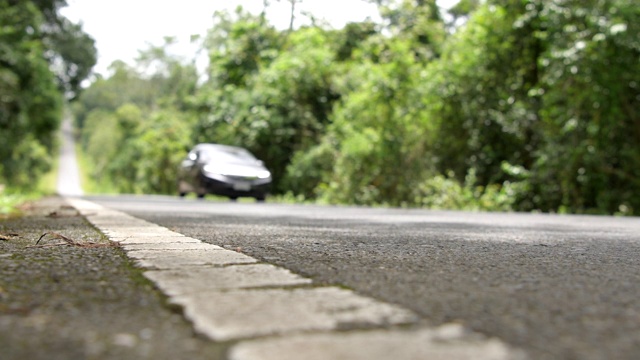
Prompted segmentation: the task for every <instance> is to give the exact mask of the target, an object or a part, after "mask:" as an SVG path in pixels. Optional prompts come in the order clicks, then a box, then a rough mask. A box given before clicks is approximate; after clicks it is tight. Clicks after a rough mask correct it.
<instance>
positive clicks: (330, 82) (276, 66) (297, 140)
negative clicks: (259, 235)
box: [0, 0, 640, 215]
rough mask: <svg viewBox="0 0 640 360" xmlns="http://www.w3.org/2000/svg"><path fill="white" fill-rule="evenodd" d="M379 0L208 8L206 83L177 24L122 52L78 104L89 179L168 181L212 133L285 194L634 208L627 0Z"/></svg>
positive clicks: (144, 183)
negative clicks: (336, 18) (296, 15)
mask: <svg viewBox="0 0 640 360" xmlns="http://www.w3.org/2000/svg"><path fill="white" fill-rule="evenodd" d="M375 2H376V3H378V5H379V6H380V9H381V15H382V17H383V19H384V23H383V24H374V23H372V22H363V23H356V24H349V25H347V26H346V27H345V28H344V29H339V30H327V29H324V28H322V27H319V26H312V27H306V28H300V29H290V30H287V31H279V30H277V29H275V28H274V27H273V26H272V25H270V24H269V23H267V21H266V20H265V17H264V15H259V16H255V15H251V14H249V13H247V12H245V11H244V10H242V9H241V8H239V9H237V10H236V12H235V13H233V14H229V13H225V12H219V13H216V14H215V15H214V26H213V28H212V29H211V30H210V31H209V33H208V35H207V37H206V39H205V41H204V43H203V46H204V48H203V51H206V53H207V54H209V56H210V57H209V59H210V64H209V67H208V69H207V75H208V78H207V79H206V80H205V81H203V82H198V81H197V80H198V78H197V74H196V73H195V69H194V68H193V66H192V64H185V63H183V62H181V61H177V60H176V59H173V58H172V57H170V56H168V55H167V54H168V52H167V51H166V50H167V47H168V46H170V45H171V44H172V39H170V38H168V39H167V42H166V44H165V45H164V46H163V47H158V48H150V49H148V50H147V51H145V52H142V53H141V57H140V59H139V63H138V68H140V67H143V68H146V69H147V72H146V73H139V72H138V71H136V70H134V68H132V67H128V66H127V65H125V64H123V63H115V64H114V66H113V68H112V70H113V74H112V76H111V77H109V78H106V79H99V80H98V81H96V82H95V83H94V84H93V85H92V86H91V87H90V88H89V89H87V91H86V92H85V93H84V94H83V96H82V98H81V101H80V104H79V105H77V106H76V114H77V119H78V124H79V125H80V127H82V128H83V131H82V134H83V135H82V139H83V146H84V148H85V150H86V151H87V152H88V153H90V154H91V155H92V156H94V157H95V165H96V166H95V168H96V174H95V176H104V177H106V178H108V179H110V180H109V181H110V182H111V183H113V184H116V187H117V188H118V189H119V190H120V191H125V192H157V193H169V192H172V191H173V187H174V184H173V183H172V181H173V173H174V171H175V167H176V166H177V161H179V158H180V157H181V156H182V155H183V154H184V151H185V150H186V149H187V148H188V147H189V146H190V145H192V144H194V143H197V142H218V143H224V144H230V145H240V146H245V147H247V148H249V149H250V150H251V151H252V152H254V153H255V154H256V155H257V156H258V157H260V158H261V159H263V160H265V162H266V164H267V166H268V167H269V168H271V169H272V170H273V171H272V172H273V175H274V179H275V184H274V185H275V186H274V190H275V192H276V193H277V194H280V195H282V196H281V199H286V200H287V201H302V200H304V201H310V200H316V201H322V202H327V203H349V204H366V205H379V204H384V205H391V206H420V207H429V208H439V209H465V210H482V211H487V210H493V211H511V210H517V211H530V210H536V211H549V212H575V213H608V214H624V215H632V214H634V212H635V213H637V211H638V210H637V209H639V208H640V170H639V169H640V149H639V147H638V144H639V143H640V119H639V118H638V112H637V109H638V108H639V107H640V106H639V105H640V104H639V103H638V102H639V101H640V90H639V88H640V85H639V84H638V76H637V74H638V73H639V71H638V70H640V69H639V61H638V60H639V59H640V40H639V39H640V36H638V35H639V34H640V25H639V24H640V12H639V11H638V7H637V5H635V3H634V1H633V0H607V1H602V0H587V1H582V0H567V1H562V2H557V1H547V0H489V1H472V0H469V1H466V0H465V1H461V2H459V3H458V5H457V6H455V7H454V8H453V10H452V12H451V14H452V15H453V20H454V22H450V23H448V24H445V23H444V20H443V17H442V16H441V14H440V12H439V11H438V9H437V6H436V2H435V1H432V0H426V1H408V0H380V1H375ZM456 19H463V20H465V21H464V23H462V22H460V21H458V22H456V21H455V20H456ZM447 30H448V31H447ZM150 69H151V70H152V71H150ZM0 79H1V80H2V81H4V82H5V83H6V84H7V86H13V87H14V88H15V86H16V85H15V84H16V83H17V81H18V80H17V78H16V77H15V75H13V74H10V73H3V72H0ZM7 93H8V94H11V93H10V92H7ZM3 106H4V105H3ZM109 141H110V142H111V143H108V142H109ZM98 149H100V151H99V150H98Z"/></svg>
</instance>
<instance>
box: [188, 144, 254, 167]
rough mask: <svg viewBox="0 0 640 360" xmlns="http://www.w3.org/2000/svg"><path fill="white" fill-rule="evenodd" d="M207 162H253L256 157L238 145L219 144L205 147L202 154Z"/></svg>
mask: <svg viewBox="0 0 640 360" xmlns="http://www.w3.org/2000/svg"><path fill="white" fill-rule="evenodd" d="M201 156H202V157H203V159H204V160H206V161H207V162H221V163H228V164H246V163H255V162H256V161H257V159H256V158H255V157H254V156H253V155H252V154H251V153H250V152H249V151H247V150H245V149H243V148H238V147H231V146H220V147H215V148H214V147H212V148H206V149H204V150H203V152H202V155H201Z"/></svg>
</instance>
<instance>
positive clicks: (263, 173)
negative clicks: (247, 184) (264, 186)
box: [258, 170, 271, 179]
mask: <svg viewBox="0 0 640 360" xmlns="http://www.w3.org/2000/svg"><path fill="white" fill-rule="evenodd" d="M270 177H271V173H270V172H269V171H267V170H263V171H260V172H258V179H268V178H270Z"/></svg>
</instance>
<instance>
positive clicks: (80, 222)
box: [0, 197, 229, 360]
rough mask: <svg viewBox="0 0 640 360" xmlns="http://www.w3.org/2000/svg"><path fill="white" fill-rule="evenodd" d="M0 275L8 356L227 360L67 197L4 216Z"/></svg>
mask: <svg viewBox="0 0 640 360" xmlns="http://www.w3.org/2000/svg"><path fill="white" fill-rule="evenodd" d="M43 234H47V235H45V236H44V237H42V239H41V240H40V242H39V243H38V245H37V246H36V243H37V242H38V239H39V238H40V237H41V236H42V235H43ZM70 241H73V242H75V244H69V242H70ZM0 274H1V276H0V349H2V350H1V356H0V357H1V358H2V359H3V360H12V359H31V360H34V359H47V360H55V359H119V360H127V359H156V360H161V359H192V360H197V359H224V358H225V357H226V355H225V354H226V352H227V349H228V345H229V344H221V343H215V342H212V341H209V340H207V339H204V338H202V337H199V336H198V335H196V334H194V331H193V329H192V326H191V324H189V323H188V322H187V321H186V320H185V319H184V317H183V316H182V314H180V313H179V310H173V311H172V310H171V309H170V307H169V306H167V304H166V302H165V297H164V296H163V295H162V294H161V293H159V292H158V291H157V290H156V289H154V287H153V285H152V284H151V282H149V281H148V280H147V279H145V278H144V277H143V276H142V272H141V270H140V269H138V268H136V267H134V266H132V263H131V262H130V261H129V260H128V259H127V257H126V255H125V253H124V251H123V250H122V249H121V248H120V247H118V246H115V245H114V244H113V243H110V242H109V241H108V240H106V238H105V237H104V236H103V235H102V234H100V233H99V232H98V231H97V230H96V229H94V228H93V227H91V225H90V224H89V223H87V222H86V220H85V219H84V218H83V217H81V216H79V215H78V213H77V212H76V210H75V209H73V208H71V207H69V206H67V204H66V203H65V202H64V199H62V198H60V197H49V198H45V199H42V200H40V201H37V202H34V203H31V204H29V205H28V206H26V207H24V209H23V215H22V216H19V217H9V218H4V219H0Z"/></svg>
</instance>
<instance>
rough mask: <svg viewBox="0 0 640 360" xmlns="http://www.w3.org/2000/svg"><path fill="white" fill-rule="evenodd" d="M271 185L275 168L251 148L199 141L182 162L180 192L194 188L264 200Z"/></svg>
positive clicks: (198, 191)
mask: <svg viewBox="0 0 640 360" xmlns="http://www.w3.org/2000/svg"><path fill="white" fill-rule="evenodd" d="M270 186H271V172H269V170H268V169H267V168H266V167H265V166H264V163H263V162H262V161H261V160H258V159H257V158H256V157H255V156H253V154H251V153H250V152H249V151H248V150H247V149H244V148H241V147H237V146H228V145H220V144H198V145H196V146H195V147H194V148H193V149H192V150H191V151H189V154H188V155H187V157H186V158H185V159H184V160H183V161H182V163H181V164H180V168H179V170H178V194H179V195H180V196H181V197H183V196H185V195H186V194H187V193H190V192H193V193H195V194H196V195H197V196H198V197H199V198H203V197H204V196H205V195H206V194H214V195H220V196H227V197H229V198H230V199H232V200H235V199H237V198H239V197H253V198H256V200H258V201H264V200H265V198H266V196H267V194H268V192H269V188H270Z"/></svg>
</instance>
